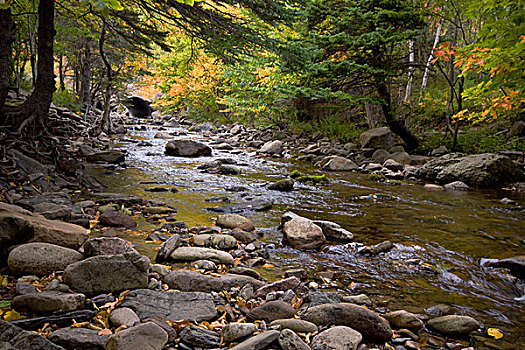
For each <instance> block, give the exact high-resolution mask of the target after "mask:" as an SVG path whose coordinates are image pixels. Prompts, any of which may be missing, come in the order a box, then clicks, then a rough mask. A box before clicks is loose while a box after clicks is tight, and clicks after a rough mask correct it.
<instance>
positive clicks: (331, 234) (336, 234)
mask: <svg viewBox="0 0 525 350" xmlns="http://www.w3.org/2000/svg"><path fill="white" fill-rule="evenodd" d="M312 222H313V223H314V224H316V225H317V226H319V227H320V228H321V230H323V234H324V235H325V236H326V238H329V239H333V240H336V241H342V242H350V241H352V240H353V239H354V235H353V233H352V232H350V231H348V230H345V229H344V228H342V227H341V226H340V225H339V224H337V223H335V222H332V221H326V220H313V221H312Z"/></svg>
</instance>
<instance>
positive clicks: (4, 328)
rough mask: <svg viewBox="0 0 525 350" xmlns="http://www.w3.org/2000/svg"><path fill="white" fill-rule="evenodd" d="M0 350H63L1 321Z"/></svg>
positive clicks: (44, 339) (37, 335)
mask: <svg viewBox="0 0 525 350" xmlns="http://www.w3.org/2000/svg"><path fill="white" fill-rule="evenodd" d="M277 333H279V332H277ZM0 349H6V350H11V349H14V350H29V349H35V350H36V349H38V350H64V348H63V347H61V346H59V345H56V344H53V343H52V342H50V341H49V340H47V339H46V338H44V337H42V336H41V335H39V334H37V333H34V332H29V331H24V330H23V329H22V328H20V327H17V326H15V325H13V324H11V323H9V322H5V321H3V320H0Z"/></svg>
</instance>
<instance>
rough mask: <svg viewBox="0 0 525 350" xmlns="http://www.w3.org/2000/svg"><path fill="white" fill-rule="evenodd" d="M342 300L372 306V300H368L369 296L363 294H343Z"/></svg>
mask: <svg viewBox="0 0 525 350" xmlns="http://www.w3.org/2000/svg"><path fill="white" fill-rule="evenodd" d="M343 302H344V303H352V304H358V305H366V306H372V300H370V298H369V297H368V296H367V295H365V294H359V295H345V296H344V297H343Z"/></svg>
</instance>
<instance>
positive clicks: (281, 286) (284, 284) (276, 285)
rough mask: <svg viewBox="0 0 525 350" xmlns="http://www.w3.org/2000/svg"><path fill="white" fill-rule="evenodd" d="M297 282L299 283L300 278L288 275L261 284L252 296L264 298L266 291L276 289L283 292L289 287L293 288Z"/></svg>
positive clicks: (275, 290)
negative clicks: (263, 284)
mask: <svg viewBox="0 0 525 350" xmlns="http://www.w3.org/2000/svg"><path fill="white" fill-rule="evenodd" d="M299 283H301V280H300V279H298V278H297V277H288V278H285V279H282V280H279V281H276V282H273V283H270V284H267V285H265V286H262V287H261V288H259V289H257V290H256V291H255V294H254V297H255V298H263V299H264V298H265V297H266V295H267V294H268V293H271V292H277V291H283V292H285V291H287V290H289V289H295V288H297V287H298V286H299Z"/></svg>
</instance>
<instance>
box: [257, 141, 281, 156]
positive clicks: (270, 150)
mask: <svg viewBox="0 0 525 350" xmlns="http://www.w3.org/2000/svg"><path fill="white" fill-rule="evenodd" d="M282 151H283V142H282V141H280V140H275V141H268V142H266V143H265V144H264V145H263V146H262V147H261V149H260V150H259V152H260V153H264V154H269V155H276V154H281V152H282Z"/></svg>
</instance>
